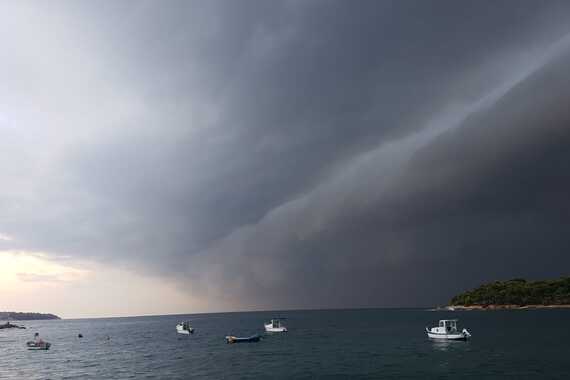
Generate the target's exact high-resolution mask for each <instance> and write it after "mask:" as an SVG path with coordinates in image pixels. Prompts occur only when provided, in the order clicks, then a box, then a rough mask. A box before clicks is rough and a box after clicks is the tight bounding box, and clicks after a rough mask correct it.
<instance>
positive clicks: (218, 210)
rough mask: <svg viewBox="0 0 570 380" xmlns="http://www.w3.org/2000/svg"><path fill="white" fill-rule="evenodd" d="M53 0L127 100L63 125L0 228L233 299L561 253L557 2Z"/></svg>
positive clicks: (326, 290) (316, 292)
mask: <svg viewBox="0 0 570 380" xmlns="http://www.w3.org/2000/svg"><path fill="white" fill-rule="evenodd" d="M61 4H65V5H66V6H61V7H60V8H61V9H59V8H58V10H59V11H61V12H65V13H66V14H68V15H69V19H70V20H73V23H71V24H70V25H69V28H70V29H72V30H75V31H76V32H77V35H78V36H79V37H78V38H79V40H81V41H82V42H83V43H85V44H86V45H87V46H88V47H91V48H92V50H93V51H92V52H91V54H94V55H95V56H97V57H100V58H101V62H100V63H99V64H100V67H99V68H98V70H100V72H99V71H98V72H99V76H98V78H99V80H104V81H108V82H105V83H109V84H108V86H110V88H111V89H113V91H112V92H113V93H121V94H123V95H124V97H125V98H126V99H127V100H128V101H125V103H119V104H118V106H117V108H121V106H122V105H123V104H127V105H130V104H136V105H137V106H138V107H140V109H141V111H140V112H135V113H134V114H128V115H127V116H121V117H116V118H115V117H113V118H108V120H107V119H106V115H103V116H99V115H97V116H99V117H100V118H101V119H100V120H99V121H100V123H101V124H105V125H108V126H109V129H106V132H105V133H102V134H101V135H99V136H96V137H93V138H90V139H80V140H78V141H74V142H73V143H70V144H67V145H65V147H64V149H62V151H61V154H59V155H58V156H57V161H55V164H54V167H55V170H56V172H57V173H58V175H57V176H55V177H54V176H51V177H50V178H49V184H50V185H51V186H48V188H47V192H46V193H47V194H38V195H37V196H36V198H33V199H32V200H26V202H27V203H26V202H24V203H25V204H28V205H29V206H28V208H26V207H24V210H23V211H11V212H10V215H16V216H14V217H10V218H5V220H4V221H3V222H2V224H0V228H4V229H5V233H8V234H10V235H14V236H16V237H17V239H14V241H0V244H2V246H7V247H16V248H21V249H35V250H42V251H48V252H53V253H57V254H64V255H70V256H73V257H89V258H96V259H99V260H105V261H108V260H112V262H116V263H120V264H121V265H125V266H127V267H130V268H142V269H144V270H147V271H153V272H156V273H160V274H164V275H168V276H170V277H176V278H178V279H179V280H180V281H181V283H182V284H188V283H189V284H191V285H192V286H193V287H194V288H197V289H200V290H201V291H204V293H203V294H205V295H207V296H211V297H216V299H219V302H220V304H221V305H228V306H229V307H238V308H249V307H267V308H270V307H271V308H274V307H326V306H374V305H379V306H387V305H417V304H430V303H432V302H443V301H445V297H447V296H449V295H450V294H452V293H454V292H456V291H457V290H458V289H459V288H462V287H465V286H471V285H474V284H476V283H477V282H478V281H482V280H487V279H492V278H496V277H502V276H507V277H508V276H520V275H529V276H549V275H558V274H561V273H560V271H559V270H558V269H557V268H559V267H560V265H561V264H562V263H564V264H567V261H566V260H565V258H564V256H563V254H562V252H563V250H564V248H565V247H567V245H568V242H567V241H566V240H565V238H564V235H563V231H562V226H563V225H564V224H565V223H564V221H565V220H567V217H568V215H567V209H565V207H567V206H565V205H564V203H565V202H564V196H563V195H564V193H565V192H566V193H567V191H566V190H568V189H567V188H566V187H567V184H566V183H565V182H566V181H565V180H564V174H563V173H564V169H565V166H564V165H566V163H567V162H568V157H566V156H565V155H566V153H565V150H564V149H563V147H564V143H565V142H567V141H566V139H567V137H568V135H567V133H566V131H565V128H564V126H565V125H566V124H565V123H566V121H567V114H566V111H565V110H564V107H563V105H564V104H567V101H568V100H569V96H568V95H569V91H568V88H570V86H568V83H567V82H566V79H567V78H566V77H565V74H564V70H563V67H564V64H568V63H570V62H569V59H567V57H566V56H564V57H562V58H560V57H558V56H557V54H562V53H564V52H565V51H567V49H568V47H567V45H568V44H567V43H564V36H565V35H566V34H567V33H568V32H569V30H568V29H569V28H570V27H569V26H568V25H570V24H569V23H568V21H570V20H568V19H567V17H568V16H566V15H568V14H570V13H568V11H569V10H570V9H568V8H569V5H568V4H567V3H565V2H523V1H516V2H494V3H476V2H461V3H459V2H455V1H450V2H401V1H399V2H388V1H384V2H379V1H371V2H365V1H361V2H358V3H349V2H333V1H324V2H318V1H317V2H295V1H290V2H289V1H285V2H280V3H269V2H265V1H259V2H256V1H252V2H248V1H243V2H180V3H176V2H172V3H168V6H166V5H165V4H158V3H152V2H151V3H143V2H138V3H134V2H124V3H116V4H115V3H108V4H105V5H104V6H97V7H94V6H92V5H90V4H88V3H61ZM560 39H562V42H559V41H560ZM552 55H554V56H555V58H552ZM551 59H554V61H553V63H551V62H550V60H551ZM505 92H506V93H505ZM97 107H98V104H93V108H94V109H95V110H96V109H97ZM115 111H116V110H113V112H115ZM116 112H117V113H119V111H116ZM465 118H467V119H466V120H464V119H465ZM553 136H556V138H553ZM86 141H87V142H86ZM40 188H41V187H40ZM4 199H6V197H4ZM4 199H2V200H4ZM0 204H2V203H0ZM38 209H39V210H42V211H41V212H40V215H39V216H38V215H37V210H38ZM565 210H566V211H565ZM0 232H4V231H3V230H0ZM545 245H547V246H549V248H545ZM541 246H542V249H539V248H540V247H541ZM538 251H540V255H538V254H537V252H538ZM542 260H546V261H547V262H549V263H552V264H551V266H549V265H547V264H545V265H543V266H540V265H539V263H541V262H542ZM455 268H457V271H453V273H451V274H449V271H450V269H455Z"/></svg>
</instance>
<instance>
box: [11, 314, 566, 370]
mask: <svg viewBox="0 0 570 380" xmlns="http://www.w3.org/2000/svg"><path fill="white" fill-rule="evenodd" d="M275 314H276V313H267V312H256V313H227V314H202V315H189V316H184V317H181V316H159V317H136V318H111V319H83V320H62V321H29V322H24V324H25V325H26V326H27V327H28V329H27V330H15V329H11V330H0V355H1V356H0V378H1V379H132V378H147V379H187V378H208V379H210V378H213V379H221V378H230V377H232V378H243V379H247V378H281V379H290V378H299V379H303V378H306V379H309V378H327V379H328V378H339V379H341V378H357V379H358V378H363V379H364V378H378V379H391V378H394V379H396V378H397V379H426V378H437V379H462V378H466V379H506V378H507V379H508V378H511V379H527V378H528V379H570V310H534V311H533V310H528V311H492V312H476V311H472V312H455V313H453V312H430V311H424V310H385V309H384V310H340V311H339V310H334V311H331V310H328V311H293V312H279V313H277V314H278V316H280V317H287V318H288V319H287V320H286V325H287V326H288V327H289V330H290V332H289V333H286V334H273V335H264V339H263V340H262V341H261V342H259V343H243V344H233V345H228V344H226V343H225V341H224V336H225V335H228V334H234V335H251V334H253V333H261V332H263V322H264V321H266V320H268V319H270V318H271V317H273V316H275ZM443 318H459V319H460V321H459V323H460V325H461V326H460V327H463V326H465V327H467V328H468V329H469V330H470V332H471V333H472V334H473V338H472V340H471V341H469V342H449V343H435V342H432V341H429V340H428V339H427V337H426V335H425V333H424V327H425V326H428V325H435V324H436V323H437V320H438V319H443ZM185 319H188V320H190V321H192V324H193V326H194V327H195V329H196V333H195V334H194V335H191V336H182V335H178V334H176V331H175V325H176V323H177V322H178V321H182V320H185ZM36 331H38V332H40V334H41V335H42V337H43V338H44V339H46V340H48V341H50V342H52V344H53V346H52V348H51V350H49V351H28V350H27V349H26V347H25V342H26V341H27V340H29V339H30V338H31V337H32V336H33V333H34V332H36ZM78 333H82V334H83V335H84V338H83V339H79V338H77V334H78ZM106 336H109V337H110V339H109V340H107V339H106Z"/></svg>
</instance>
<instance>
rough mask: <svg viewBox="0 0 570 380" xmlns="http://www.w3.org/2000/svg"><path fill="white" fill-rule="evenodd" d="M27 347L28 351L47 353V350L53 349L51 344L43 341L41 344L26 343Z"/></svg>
mask: <svg viewBox="0 0 570 380" xmlns="http://www.w3.org/2000/svg"><path fill="white" fill-rule="evenodd" d="M26 346H28V350H34V351H37V350H42V351H46V350H49V348H50V347H51V343H48V342H44V341H43V340H42V341H39V342H34V341H29V342H26Z"/></svg>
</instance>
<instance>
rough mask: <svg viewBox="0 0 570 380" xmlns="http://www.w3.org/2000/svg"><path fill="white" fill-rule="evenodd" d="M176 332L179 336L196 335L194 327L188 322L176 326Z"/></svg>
mask: <svg viewBox="0 0 570 380" xmlns="http://www.w3.org/2000/svg"><path fill="white" fill-rule="evenodd" d="M176 332H177V333H178V334H186V335H190V334H194V329H193V328H192V326H190V322H188V321H186V322H180V323H179V324H177V325H176Z"/></svg>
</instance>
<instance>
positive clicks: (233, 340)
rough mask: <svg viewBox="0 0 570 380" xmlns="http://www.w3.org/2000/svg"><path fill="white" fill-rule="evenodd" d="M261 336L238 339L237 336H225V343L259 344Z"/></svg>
mask: <svg viewBox="0 0 570 380" xmlns="http://www.w3.org/2000/svg"><path fill="white" fill-rule="evenodd" d="M260 339H261V336H259V335H252V336H248V337H245V338H239V337H237V336H233V335H228V336H226V343H251V342H259V341H260Z"/></svg>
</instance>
